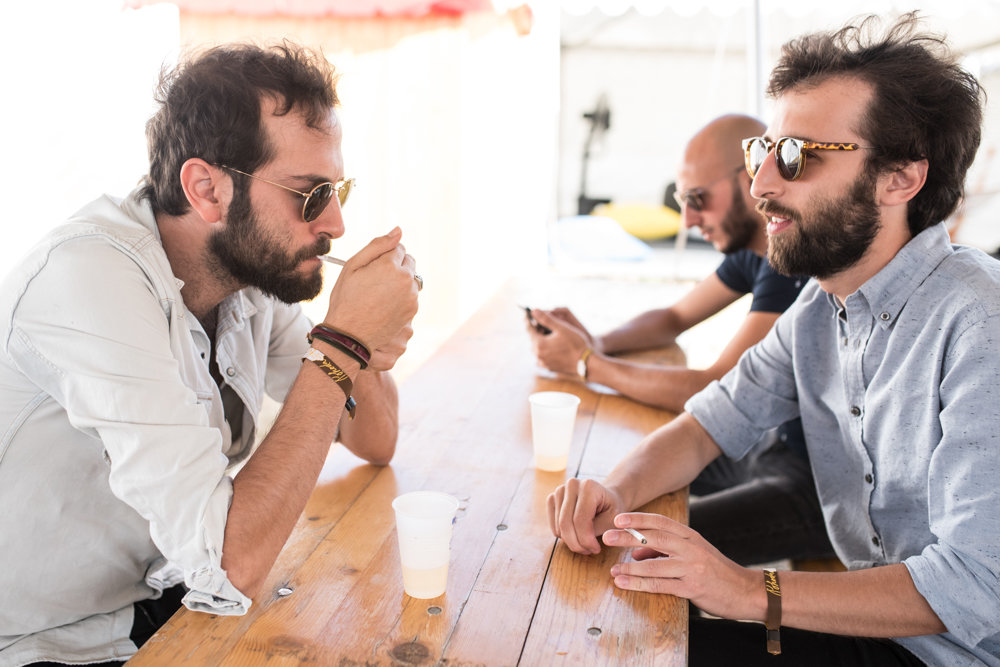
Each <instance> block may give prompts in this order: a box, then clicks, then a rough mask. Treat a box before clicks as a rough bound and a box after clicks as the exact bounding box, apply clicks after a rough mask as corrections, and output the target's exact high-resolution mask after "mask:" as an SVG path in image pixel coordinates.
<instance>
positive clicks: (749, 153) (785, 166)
mask: <svg viewBox="0 0 1000 667" xmlns="http://www.w3.org/2000/svg"><path fill="white" fill-rule="evenodd" d="M871 148H872V147H871V146H862V145H861V144H852V143H845V142H839V141H833V142H828V141H806V140H805V139H795V138H793V137H781V138H780V139H778V140H777V141H775V142H773V143H772V142H770V141H768V140H767V139H765V138H764V137H751V138H749V139H744V140H743V156H744V159H745V161H746V168H747V173H748V174H750V178H753V177H754V176H756V175H757V172H758V171H759V170H760V166H761V165H762V164H764V160H766V159H767V156H768V154H770V152H771V150H772V149H773V150H774V162H775V163H776V164H777V165H778V173H779V174H781V177H782V178H784V179H785V180H786V181H794V180H795V179H796V178H798V177H799V176H801V175H802V171H803V170H804V169H805V167H806V155H807V154H808V152H809V151H857V150H861V149H871Z"/></svg>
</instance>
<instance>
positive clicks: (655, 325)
mask: <svg viewBox="0 0 1000 667" xmlns="http://www.w3.org/2000/svg"><path fill="white" fill-rule="evenodd" d="M675 320H676V318H675V317H674V316H673V315H672V311H671V310H670V309H669V308H663V309H659V310H651V311H648V312H645V313H642V314H641V315H638V316H636V317H634V318H632V319H631V320H629V321H628V322H626V323H624V324H622V325H621V326H620V327H618V328H616V329H614V330H612V331H609V332H607V333H606V334H604V335H602V336H598V337H597V341H596V342H597V348H598V351H599V352H603V353H605V354H618V353H620V352H631V351H635V350H648V349H650V348H654V347H664V346H667V345H670V344H671V343H673V342H674V339H675V338H676V337H677V335H678V334H680V333H681V332H682V331H683V330H684V329H683V327H682V326H681V325H680V324H679V323H678V322H676V321H675Z"/></svg>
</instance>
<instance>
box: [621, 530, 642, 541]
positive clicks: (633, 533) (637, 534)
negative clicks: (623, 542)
mask: <svg viewBox="0 0 1000 667" xmlns="http://www.w3.org/2000/svg"><path fill="white" fill-rule="evenodd" d="M624 530H625V532H626V533H628V534H629V535H631V536H632V537H634V538H635V539H637V540H639V542H641V543H642V544H646V536H645V535H643V534H642V533H640V532H639V531H638V530H636V529H635V528H625V529H624Z"/></svg>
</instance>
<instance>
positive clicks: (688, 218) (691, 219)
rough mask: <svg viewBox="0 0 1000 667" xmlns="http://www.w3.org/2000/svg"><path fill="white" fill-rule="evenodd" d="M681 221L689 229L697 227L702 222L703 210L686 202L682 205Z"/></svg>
mask: <svg viewBox="0 0 1000 667" xmlns="http://www.w3.org/2000/svg"><path fill="white" fill-rule="evenodd" d="M681 222H682V223H683V224H684V226H685V227H686V228H687V229H691V228H692V227H697V226H699V225H700V224H701V212H700V211H696V210H694V207H693V206H689V205H688V204H687V203H685V204H684V205H683V206H681Z"/></svg>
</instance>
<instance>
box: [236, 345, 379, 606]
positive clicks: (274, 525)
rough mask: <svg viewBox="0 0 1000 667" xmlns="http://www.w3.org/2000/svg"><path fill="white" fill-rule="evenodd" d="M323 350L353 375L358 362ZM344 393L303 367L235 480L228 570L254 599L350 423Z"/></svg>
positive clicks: (329, 349)
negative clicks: (341, 426) (342, 426)
mask: <svg viewBox="0 0 1000 667" xmlns="http://www.w3.org/2000/svg"><path fill="white" fill-rule="evenodd" d="M316 346H317V347H318V348H323V351H324V352H325V353H326V354H327V355H329V356H330V358H331V359H333V360H334V362H335V363H336V364H338V365H339V366H340V367H341V368H342V369H343V370H344V371H345V372H347V373H348V374H349V375H351V376H353V377H357V376H358V374H359V370H360V369H359V366H358V364H357V362H355V361H352V360H351V359H349V358H348V357H347V356H346V355H344V354H343V353H341V352H339V351H336V350H334V349H333V348H332V347H329V346H324V345H323V344H320V343H316ZM344 400H345V398H344V392H343V391H342V390H341V389H340V387H339V386H338V385H337V383H336V382H334V381H333V380H332V379H331V378H329V377H328V376H327V375H326V374H325V373H324V372H323V371H322V370H321V369H320V368H319V367H317V366H315V365H314V364H312V363H303V366H302V369H301V370H300V372H299V375H298V377H297V378H296V380H295V383H294V384H293V385H292V388H291V390H290V391H289V393H288V397H287V398H286V400H285V404H284V406H283V407H282V409H281V412H280V413H279V414H278V417H277V419H276V420H275V423H274V425H273V426H272V427H271V430H270V431H269V432H268V434H267V437H265V438H264V440H263V442H262V443H261V445H260V447H259V448H258V449H257V451H256V452H254V455H253V456H251V457H250V459H249V460H248V461H247V464H246V465H245V466H244V467H243V468H242V469H241V470H240V471H239V473H238V474H237V475H236V477H235V479H234V480H233V500H232V503H231V504H230V507H229V513H228V515H227V518H226V531H225V538H224V542H223V549H222V567H223V569H225V570H226V572H227V573H228V576H229V580H230V581H231V582H232V584H233V585H234V586H236V588H238V589H239V590H240V591H241V592H242V593H243V594H244V595H247V596H249V597H253V595H254V594H255V593H256V592H257V591H258V590H259V588H260V586H261V585H262V584H263V582H264V579H265V578H266V577H267V574H268V572H270V570H271V567H272V566H273V565H274V561H275V560H276V559H277V557H278V553H279V552H280V551H281V549H282V547H284V545H285V542H286V541H287V540H288V536H289V535H290V534H291V532H292V529H293V528H294V527H295V522H296V521H298V518H299V515H300V514H301V513H302V509H303V508H304V507H305V504H306V501H307V500H308V499H309V495H310V493H312V490H313V488H314V487H315V486H316V479H317V478H318V477H319V473H320V470H322V468H323V463H324V461H325V460H326V457H327V454H328V453H329V450H330V445H331V444H332V442H333V440H334V437H335V435H336V432H337V426H338V423H339V422H340V421H341V419H342V418H343V419H346V415H345V416H343V417H342V413H344Z"/></svg>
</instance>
